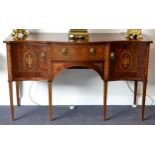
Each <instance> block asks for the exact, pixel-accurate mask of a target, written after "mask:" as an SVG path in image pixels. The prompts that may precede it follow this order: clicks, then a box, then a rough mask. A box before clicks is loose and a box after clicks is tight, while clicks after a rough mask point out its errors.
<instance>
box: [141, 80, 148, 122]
mask: <svg viewBox="0 0 155 155" xmlns="http://www.w3.org/2000/svg"><path fill="white" fill-rule="evenodd" d="M146 89H147V82H146V81H145V82H143V95H142V120H144V115H145V100H146Z"/></svg>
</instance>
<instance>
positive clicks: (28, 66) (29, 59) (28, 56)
mask: <svg viewBox="0 0 155 155" xmlns="http://www.w3.org/2000/svg"><path fill="white" fill-rule="evenodd" d="M36 61H37V57H36V54H35V52H34V51H33V50H28V51H27V52H25V53H24V56H23V64H24V71H34V70H35V69H36V66H37V64H36Z"/></svg>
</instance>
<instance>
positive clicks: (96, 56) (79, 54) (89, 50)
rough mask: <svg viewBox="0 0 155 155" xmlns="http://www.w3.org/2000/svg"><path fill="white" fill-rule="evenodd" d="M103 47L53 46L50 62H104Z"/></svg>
mask: <svg viewBox="0 0 155 155" xmlns="http://www.w3.org/2000/svg"><path fill="white" fill-rule="evenodd" d="M105 49H106V48H105V45H92V46H91V45H64V44H63V45H62V44H61V45H59V44H53V45H52V50H51V58H52V60H74V61H99V60H104V53H105Z"/></svg>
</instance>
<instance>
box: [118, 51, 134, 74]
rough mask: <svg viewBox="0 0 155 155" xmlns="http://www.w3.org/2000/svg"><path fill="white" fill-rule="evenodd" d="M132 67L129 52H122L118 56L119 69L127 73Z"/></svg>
mask: <svg viewBox="0 0 155 155" xmlns="http://www.w3.org/2000/svg"><path fill="white" fill-rule="evenodd" d="M131 66H132V55H131V52H126V51H125V52H123V53H122V54H121V56H120V69H121V70H123V71H128V70H129V69H130V68H131Z"/></svg>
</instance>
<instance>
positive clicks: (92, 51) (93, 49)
mask: <svg viewBox="0 0 155 155" xmlns="http://www.w3.org/2000/svg"><path fill="white" fill-rule="evenodd" d="M89 55H90V56H95V55H96V51H95V48H90V49H89Z"/></svg>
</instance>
